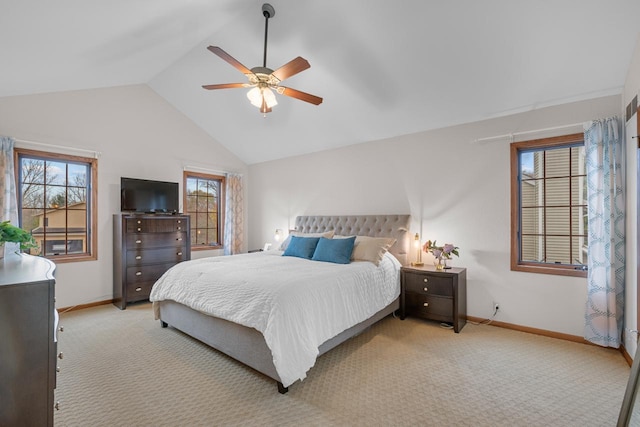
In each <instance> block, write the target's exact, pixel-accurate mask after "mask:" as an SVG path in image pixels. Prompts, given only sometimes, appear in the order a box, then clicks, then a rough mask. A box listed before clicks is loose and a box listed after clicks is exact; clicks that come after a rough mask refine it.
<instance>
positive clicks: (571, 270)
mask: <svg viewBox="0 0 640 427" xmlns="http://www.w3.org/2000/svg"><path fill="white" fill-rule="evenodd" d="M511 271H523V272H526V273H537V274H554V275H556V276H571V277H585V278H586V277H587V271H586V270H576V269H575V267H571V266H548V265H531V264H515V265H514V264H512V265H511Z"/></svg>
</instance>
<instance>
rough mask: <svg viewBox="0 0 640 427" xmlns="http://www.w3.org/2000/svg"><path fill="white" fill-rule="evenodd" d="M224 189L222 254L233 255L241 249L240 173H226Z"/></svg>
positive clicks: (241, 195) (241, 193) (241, 208)
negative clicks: (225, 186)
mask: <svg viewBox="0 0 640 427" xmlns="http://www.w3.org/2000/svg"><path fill="white" fill-rule="evenodd" d="M226 182H227V188H226V191H225V194H226V200H225V215H224V254H225V255H234V254H238V253H240V252H241V251H242V245H243V237H244V209H243V206H244V197H243V189H242V175H238V174H231V173H230V174H228V175H227V179H226Z"/></svg>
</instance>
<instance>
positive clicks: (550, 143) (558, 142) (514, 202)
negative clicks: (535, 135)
mask: <svg viewBox="0 0 640 427" xmlns="http://www.w3.org/2000/svg"><path fill="white" fill-rule="evenodd" d="M580 143H582V144H584V134H583V133H574V134H570V135H562V136H556V137H550V138H542V139H535V140H528V141H519V142H512V143H511V144H510V161H511V270H512V271H524V272H528V273H540V274H555V275H560V276H573V277H587V271H586V270H585V269H581V268H579V267H577V266H575V265H568V264H551V263H537V262H530V261H522V260H521V259H520V248H521V239H520V228H521V224H520V219H521V206H520V205H521V201H520V198H521V195H520V180H519V173H520V161H519V160H520V156H519V155H520V153H521V152H522V151H531V150H536V149H539V150H543V149H553V148H568V147H570V146H575V145H579V144H580ZM545 179H546V178H545ZM586 232H588V230H586Z"/></svg>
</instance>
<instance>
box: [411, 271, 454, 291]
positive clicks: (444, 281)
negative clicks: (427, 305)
mask: <svg viewBox="0 0 640 427" xmlns="http://www.w3.org/2000/svg"><path fill="white" fill-rule="evenodd" d="M404 275H405V282H404V286H405V291H406V292H415V293H419V294H431V295H442V296H447V297H452V296H453V282H452V280H451V278H450V277H442V276H435V275H428V274H417V273H411V272H405V273H404Z"/></svg>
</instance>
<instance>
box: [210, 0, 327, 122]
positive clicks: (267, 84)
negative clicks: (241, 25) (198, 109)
mask: <svg viewBox="0 0 640 427" xmlns="http://www.w3.org/2000/svg"><path fill="white" fill-rule="evenodd" d="M275 14H276V11H275V9H274V8H273V6H271V5H270V4H269V3H265V4H263V5H262V15H263V16H264V17H265V21H264V59H263V61H262V67H253V68H252V69H248V68H247V67H245V66H244V65H242V64H241V63H240V62H239V61H238V60H237V59H235V58H234V57H232V56H231V55H229V54H228V53H227V52H225V51H224V50H222V49H221V48H219V47H218V46H209V47H207V49H209V50H210V51H211V52H213V53H215V54H216V55H218V56H219V57H220V58H222V59H224V60H225V61H227V62H228V63H229V64H231V65H232V66H234V67H235V68H236V69H237V70H238V71H240V72H241V73H242V74H244V75H245V76H247V78H248V79H249V83H223V84H214V85H203V86H202V87H203V88H204V89H207V90H213V89H231V88H241V87H251V88H253V89H251V90H250V91H249V92H248V93H247V98H249V100H250V101H251V104H253V105H255V106H256V107H258V108H259V109H260V112H261V113H263V114H264V115H266V114H267V113H270V112H271V108H272V107H273V106H275V105H277V104H278V101H277V100H276V96H275V95H274V93H273V91H276V92H278V93H279V94H280V95H285V96H289V97H291V98H296V99H299V100H301V101H305V102H309V103H311V104H314V105H319V104H320V103H322V98H320V97H318V96H315V95H311V94H309V93H306V92H302V91H299V90H296V89H292V88H290V87H285V86H280V82H282V81H283V80H284V79H288V78H289V77H291V76H294V75H296V74H298V73H300V72H302V71H304V70H306V69H307V68H309V67H311V65H309V62H308V61H307V60H306V59H304V58H302V57H300V56H298V57H297V58H295V59H293V60H291V61H289V62H287V63H286V64H284V65H283V66H282V67H280V68H278V69H277V70H275V71H273V70H272V69H271V68H267V33H268V29H269V18H273V16H274V15H275ZM272 90H273V91H272Z"/></svg>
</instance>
